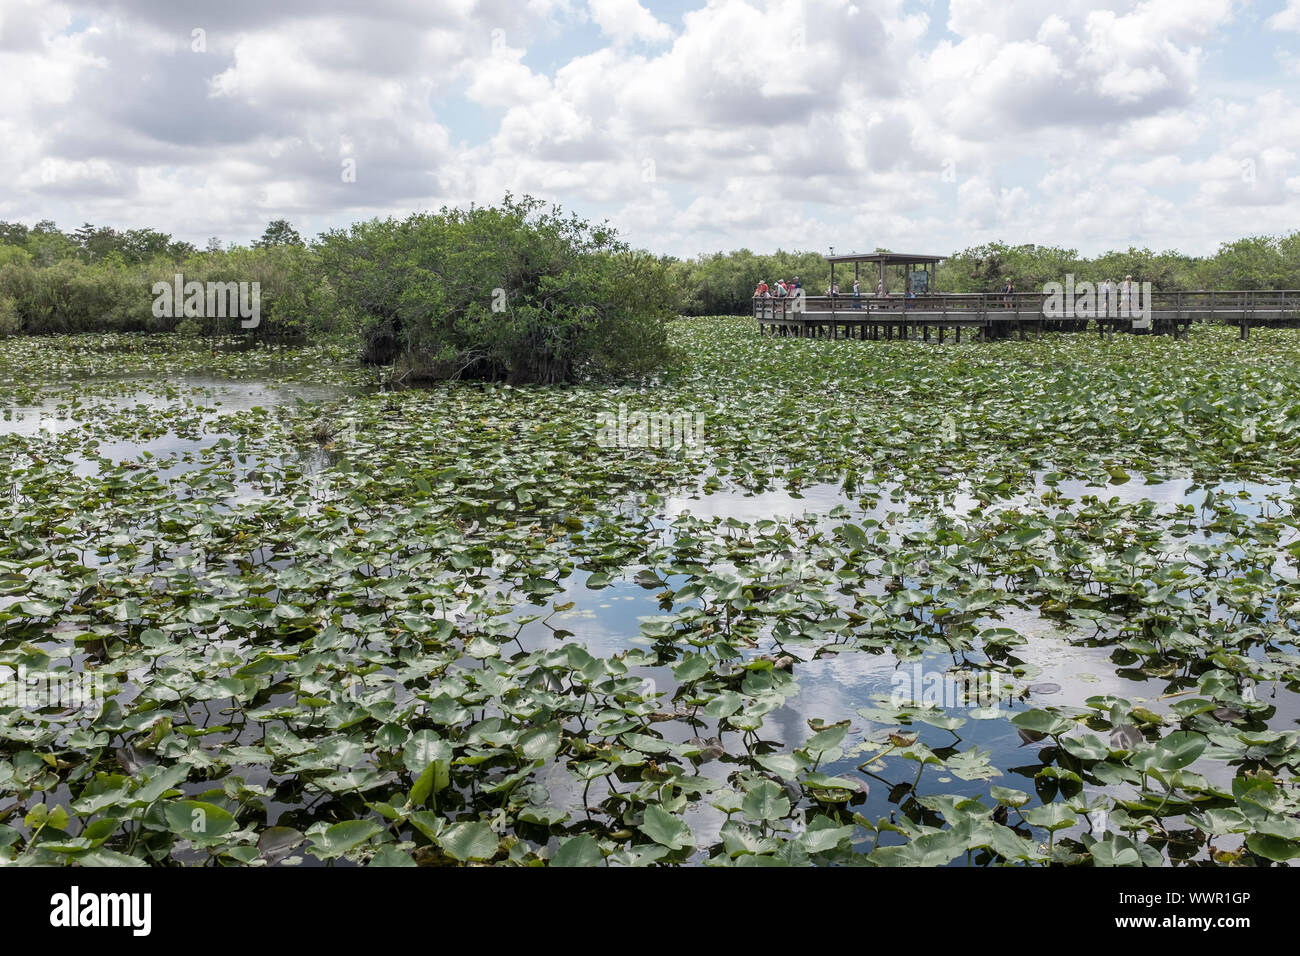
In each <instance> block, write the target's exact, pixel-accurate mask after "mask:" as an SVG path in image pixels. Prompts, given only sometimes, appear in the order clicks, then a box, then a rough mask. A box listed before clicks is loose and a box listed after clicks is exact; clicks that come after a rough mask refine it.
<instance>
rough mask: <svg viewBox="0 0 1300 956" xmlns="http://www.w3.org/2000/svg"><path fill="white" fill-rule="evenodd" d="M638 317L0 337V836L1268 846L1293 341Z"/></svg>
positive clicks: (413, 848)
mask: <svg viewBox="0 0 1300 956" xmlns="http://www.w3.org/2000/svg"><path fill="white" fill-rule="evenodd" d="M673 337H674V340H675V341H674V344H675V345H676V346H677V347H679V348H680V349H681V350H682V353H683V355H685V356H686V358H685V359H684V361H683V364H682V365H681V366H680V367H677V368H675V369H673V370H672V371H671V372H669V373H667V374H666V375H665V376H663V378H662V380H660V381H657V382H655V383H654V384H648V385H646V386H645V387H643V388H642V387H631V386H627V387H621V388H611V387H608V386H604V385H602V386H596V385H589V386H575V387H568V388H542V387H523V388H516V387H509V386H505V385H500V384H481V383H478V384H472V383H462V384H447V385H442V386H439V387H436V388H430V389H411V390H398V391H392V390H384V389H382V388H376V387H375V385H374V382H373V380H372V378H371V376H372V375H373V373H372V372H369V371H366V370H362V369H360V368H359V367H357V366H356V365H355V364H354V363H353V362H352V361H350V360H349V358H348V353H347V352H346V350H342V349H327V348H303V349H261V348H259V349H252V350H241V351H234V350H226V351H223V350H215V351H214V350H213V349H212V348H211V347H210V346H207V345H203V346H199V345H195V344H193V343H190V344H186V342H185V341H184V340H175V339H172V338H169V337H157V338H144V337H139V338H133V337H129V336H121V337H115V338H112V339H106V338H105V337H97V338H95V339H93V340H91V339H89V338H70V337H64V338H50V339H30V338H29V339H9V340H4V341H0V482H3V487H4V489H5V492H4V496H3V498H2V499H0V526H3V528H4V530H5V533H4V536H3V539H0V857H2V858H4V860H5V861H6V862H8V863H10V864H18V865H26V864H39V865H50V864H61V863H69V864H82V865H106V864H107V865H116V864H121V865H150V864H152V865H178V864H187V865H198V864H206V865H216V866H230V865H254V866H258V865H320V864H332V865H352V864H361V865H373V866H410V865H459V864H486V863H492V864H507V865H508V864H515V865H543V864H545V865H553V866H555V865H560V866H582V865H613V866H639V865H648V864H685V863H689V864H706V865H790V864H809V863H812V864H842V865H864V866H894V865H945V864H950V863H957V864H964V865H996V864H1008V863H1009V864H1015V865H1032V866H1045V865H1050V864H1053V863H1054V864H1059V865H1102V866H1111V865H1132V866H1138V865H1168V864H1170V863H1176V864H1187V865H1254V866H1259V865H1272V864H1275V863H1285V862H1287V861H1289V860H1291V859H1294V858H1295V857H1297V856H1300V791H1298V790H1297V788H1296V761H1297V757H1298V756H1300V733H1298V732H1297V730H1296V729H1295V726H1296V724H1295V721H1296V718H1297V716H1300V706H1297V702H1298V700H1300V698H1297V694H1296V692H1297V683H1296V682H1297V677H1298V676H1300V675H1298V668H1300V654H1297V649H1296V646H1295V639H1296V633H1297V619H1298V618H1300V580H1298V578H1297V567H1298V562H1300V535H1298V534H1297V527H1298V525H1300V496H1297V490H1296V488H1295V487H1294V486H1293V485H1292V481H1293V480H1295V479H1296V478H1297V471H1298V463H1300V458H1297V454H1296V451H1297V446H1298V444H1300V398H1297V397H1296V389H1295V383H1296V381H1297V371H1298V369H1300V340H1297V339H1296V338H1295V337H1294V333H1292V332H1285V331H1279V332H1267V331H1263V332H1259V333H1257V334H1256V335H1253V336H1252V337H1251V340H1250V342H1249V344H1248V345H1242V344H1241V343H1239V342H1237V341H1236V340H1235V338H1234V337H1233V333H1232V332H1231V331H1229V330H1225V329H1216V328H1198V329H1196V330H1194V332H1193V334H1192V336H1191V338H1190V340H1189V341H1180V342H1174V341H1172V340H1169V339H1165V338H1153V337H1137V336H1116V337H1110V338H1107V339H1105V340H1100V339H1097V338H1095V337H1089V336H1084V335H1078V336H1069V335H1059V336H1054V337H1052V338H1051V339H1044V340H1041V341H1035V342H1010V341H1009V342H988V343H977V344H973V345H952V344H949V345H945V346H925V345H921V344H920V343H906V342H820V341H807V340H798V341H796V340H782V339H767V338H763V339H760V338H758V337H757V336H756V335H755V334H754V331H753V326H752V323H751V322H747V321H743V320H733V319H701V320H683V321H679V322H677V323H675V324H674V328H673ZM620 407H626V409H627V410H628V413H629V414H636V413H646V415H648V416H651V415H661V414H669V415H685V414H689V415H691V416H693V415H694V414H695V413H696V412H697V411H702V412H703V413H704V418H703V427H702V430H701V431H702V441H703V442H704V443H705V444H706V446H707V453H706V454H692V453H690V452H689V451H688V450H686V449H682V448H675V447H660V446H655V445H653V444H652V443H645V444H644V446H633V447H621V446H610V445H609V444H608V443H605V444H598V442H597V429H598V422H599V420H600V417H601V416H602V414H603V415H606V416H608V415H610V414H612V413H615V412H619V409H620ZM620 414H621V413H620Z"/></svg>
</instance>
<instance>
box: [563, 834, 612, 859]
mask: <svg viewBox="0 0 1300 956" xmlns="http://www.w3.org/2000/svg"><path fill="white" fill-rule="evenodd" d="M604 862H605V858H604V856H603V855H602V854H601V852H600V844H598V843H597V842H596V841H595V839H594V838H593V837H592V836H591V835H589V834H586V833H584V834H581V835H580V836H576V837H569V839H567V840H565V841H564V842H563V843H561V844H560V845H559V847H558V848H557V849H556V851H555V856H553V857H551V863H550V865H551V866H601V865H602V864H603V863H604Z"/></svg>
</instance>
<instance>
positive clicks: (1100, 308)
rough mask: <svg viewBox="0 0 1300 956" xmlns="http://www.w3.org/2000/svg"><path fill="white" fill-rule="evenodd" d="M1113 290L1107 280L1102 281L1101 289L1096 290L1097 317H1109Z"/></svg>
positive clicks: (1113, 295)
mask: <svg viewBox="0 0 1300 956" xmlns="http://www.w3.org/2000/svg"><path fill="white" fill-rule="evenodd" d="M1114 297H1115V290H1114V288H1112V286H1111V284H1110V280H1109V279H1103V280H1102V282H1101V288H1099V289H1098V290H1097V315H1098V317H1102V316H1109V315H1110V314H1111V309H1112V307H1113V305H1114Z"/></svg>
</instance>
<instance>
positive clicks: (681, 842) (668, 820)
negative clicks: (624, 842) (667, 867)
mask: <svg viewBox="0 0 1300 956" xmlns="http://www.w3.org/2000/svg"><path fill="white" fill-rule="evenodd" d="M640 830H641V832H642V833H644V834H645V835H646V836H648V837H649V838H650V839H652V840H654V841H655V842H656V843H658V844H659V845H660V846H665V847H668V848H669V849H670V850H682V849H686V848H687V847H693V846H694V845H695V838H694V837H693V836H692V835H691V830H690V827H688V826H687V825H686V821H684V820H682V818H681V817H677V816H674V815H673V814H671V813H668V812H667V811H665V810H662V809H660V808H659V807H657V806H655V805H654V804H651V805H650V806H648V807H646V810H645V818H644V820H643V821H642V823H641V826H640Z"/></svg>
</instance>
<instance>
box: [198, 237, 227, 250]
mask: <svg viewBox="0 0 1300 956" xmlns="http://www.w3.org/2000/svg"><path fill="white" fill-rule="evenodd" d="M222 249H223V246H222V245H221V237H220V236H209V237H208V244H207V246H206V247H205V248H204V250H203V251H204V252H221V251H222Z"/></svg>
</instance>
